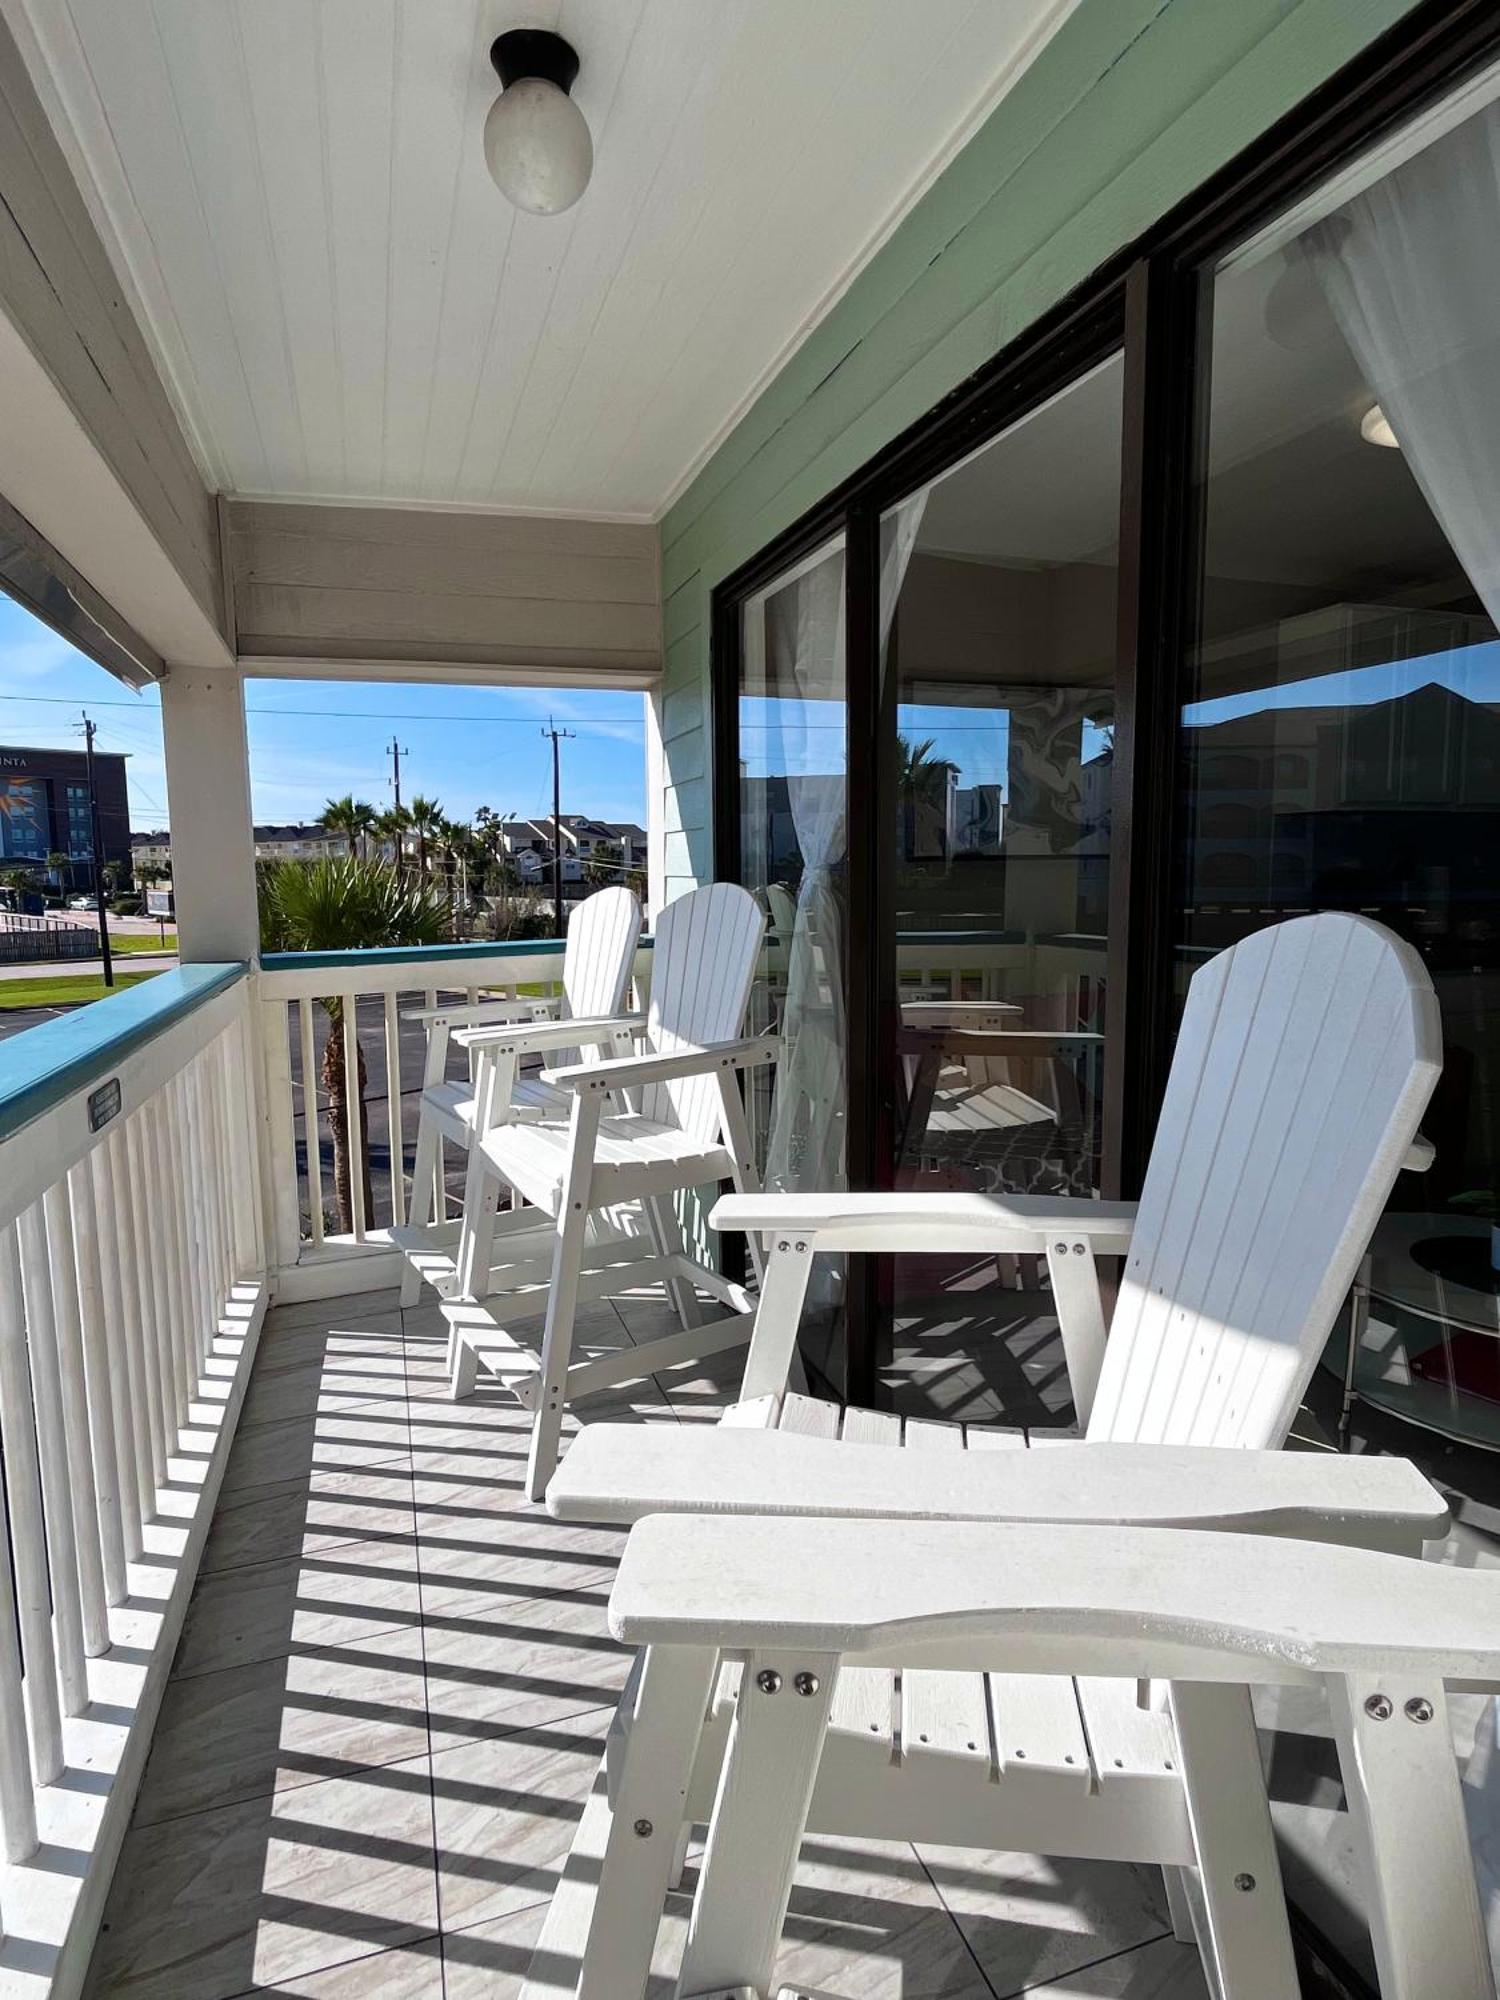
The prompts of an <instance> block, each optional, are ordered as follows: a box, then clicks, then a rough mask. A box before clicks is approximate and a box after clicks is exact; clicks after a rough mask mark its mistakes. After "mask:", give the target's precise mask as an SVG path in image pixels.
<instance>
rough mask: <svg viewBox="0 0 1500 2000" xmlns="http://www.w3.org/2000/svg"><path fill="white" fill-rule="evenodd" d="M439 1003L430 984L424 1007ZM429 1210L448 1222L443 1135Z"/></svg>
mask: <svg viewBox="0 0 1500 2000" xmlns="http://www.w3.org/2000/svg"><path fill="white" fill-rule="evenodd" d="M437 1003H438V991H437V988H436V987H435V986H429V987H428V989H427V991H426V993H424V994H423V996H422V1005H423V1006H424V1007H435V1006H436V1005H437ZM442 1080H443V1079H442V1078H441V1077H439V1078H438V1079H437V1081H438V1082H439V1083H441V1082H442ZM429 1212H430V1214H431V1216H432V1219H433V1221H434V1222H446V1221H447V1219H448V1176H447V1175H446V1174H445V1173H444V1171H443V1141H442V1139H441V1137H439V1139H438V1142H437V1152H436V1153H435V1154H434V1156H433V1162H432V1208H431V1210H430V1211H429Z"/></svg>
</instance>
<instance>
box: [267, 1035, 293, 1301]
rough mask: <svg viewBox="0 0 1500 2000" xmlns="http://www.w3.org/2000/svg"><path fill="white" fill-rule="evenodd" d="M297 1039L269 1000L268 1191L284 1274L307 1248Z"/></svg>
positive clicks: (275, 1237)
mask: <svg viewBox="0 0 1500 2000" xmlns="http://www.w3.org/2000/svg"><path fill="white" fill-rule="evenodd" d="M290 1049H291V1039H290V1028H289V1025H288V1021H287V1005H286V1002H285V1001H284V1000H268V1001H267V1002H266V1003H265V1004H264V1006H263V1007H262V1009H261V1052H262V1057H263V1060H264V1065H265V1071H264V1073H265V1079H266V1116H267V1119H268V1120H269V1123H270V1143H269V1146H268V1149H267V1151H268V1162H267V1164H268V1166H269V1169H270V1180H269V1183H268V1185H267V1189H266V1196H267V1200H268V1202H269V1203H270V1206H269V1207H268V1209H267V1214H268V1216H269V1217H270V1218H271V1220H272V1224H273V1228H272V1238H273V1247H274V1250H275V1256H276V1262H277V1264H278V1265H280V1266H281V1267H282V1268H283V1269H286V1268H288V1267H289V1266H291V1265H293V1264H295V1263H296V1261H297V1257H298V1254H299V1252H300V1250H301V1248H302V1217H301V1214H300V1210H299V1204H298V1200H297V1143H296V1130H297V1127H296V1119H295V1112H296V1106H295V1105H294V1104H293V1102H292V1065H291V1059H290Z"/></svg>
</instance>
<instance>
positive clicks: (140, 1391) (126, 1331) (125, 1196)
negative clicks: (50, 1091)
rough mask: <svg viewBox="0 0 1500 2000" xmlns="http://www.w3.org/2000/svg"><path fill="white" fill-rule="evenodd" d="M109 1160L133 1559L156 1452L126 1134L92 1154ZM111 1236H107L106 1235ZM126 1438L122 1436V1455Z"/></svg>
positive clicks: (106, 1224)
mask: <svg viewBox="0 0 1500 2000" xmlns="http://www.w3.org/2000/svg"><path fill="white" fill-rule="evenodd" d="M94 1158H95V1160H96V1161H97V1160H100V1159H101V1158H107V1162H108V1164H107V1166H106V1167H105V1168H104V1169H103V1170H102V1171H101V1172H100V1174H99V1177H98V1179H97V1180H96V1181H95V1183H94V1196H95V1201H96V1203H97V1206H98V1214H99V1227H100V1234H101V1237H104V1238H105V1240H106V1241H107V1242H109V1244H110V1245H111V1246H112V1248H113V1251H114V1267H115V1272H116V1275H117V1278H118V1283H119V1294H120V1319H119V1327H120V1345H121V1346H122V1347H123V1349H124V1351H125V1365H124V1367H123V1369H116V1370H115V1371H114V1372H115V1374H116V1376H117V1379H118V1381H119V1383H121V1384H123V1387H124V1390H125V1394H124V1396H123V1397H122V1398H121V1401H122V1403H123V1405H124V1409H123V1411H122V1416H124V1417H128V1419H129V1432H130V1437H129V1445H130V1449H129V1455H128V1457H126V1458H125V1463H126V1464H127V1465H128V1466H129V1467H130V1468H131V1473H132V1483H133V1486H134V1490H135V1506H134V1508H133V1509H132V1510H130V1511H129V1512H127V1515H126V1536H125V1545H126V1548H127V1549H128V1550H129V1551H130V1556H131V1560H132V1561H134V1559H135V1557H136V1556H138V1555H139V1554H140V1553H141V1549H142V1547H143V1541H142V1536H141V1529H142V1527H143V1526H144V1525H145V1523H146V1522H147V1521H149V1520H151V1519H152V1518H153V1517H154V1516H155V1513H156V1478H155V1463H154V1461H155V1454H154V1451H153V1448H152V1438H151V1410H150V1401H149V1398H148V1396H147V1393H146V1367H145V1351H144V1348H145V1337H144V1334H143V1333H142V1330H141V1291H140V1285H139V1282H138V1280H137V1277H136V1269H135V1233H134V1229H133V1226H132V1223H131V1208H130V1190H129V1179H130V1151H129V1148H128V1146H127V1145H126V1143H125V1135H124V1133H123V1132H122V1131H120V1130H119V1129H116V1130H115V1131H113V1132H112V1133H111V1134H110V1136H109V1139H108V1142H107V1143H106V1144H105V1145H104V1146H103V1147H102V1148H101V1149H100V1151H99V1152H98V1153H96V1154H95V1155H94ZM106 1232H107V1236H106ZM124 1449H125V1439H124V1438H123V1436H122V1437H121V1451H122V1454H123V1453H124Z"/></svg>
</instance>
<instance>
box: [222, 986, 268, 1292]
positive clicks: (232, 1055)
mask: <svg viewBox="0 0 1500 2000" xmlns="http://www.w3.org/2000/svg"><path fill="white" fill-rule="evenodd" d="M244 1045H245V1017H244V1015H243V1014H241V1015H240V1016H239V1018H238V1019H237V1020H235V1021H232V1022H231V1023H230V1025H229V1026H228V1027H227V1028H226V1029H225V1030H224V1032H223V1034H222V1035H220V1036H219V1039H218V1043H217V1048H218V1052H219V1062H220V1064H221V1065H222V1067H223V1071H224V1087H225V1114H226V1116H227V1118H228V1121H229V1155H228V1161H227V1165H228V1168H229V1213H230V1220H231V1229H230V1241H229V1262H230V1271H229V1281H230V1283H231V1284H236V1285H237V1284H239V1283H240V1282H241V1281H242V1280H243V1279H245V1278H247V1277H248V1276H249V1275H250V1273H251V1272H252V1271H258V1270H259V1269H260V1253H259V1251H258V1249H257V1247H256V1241H255V1209H256V1171H255V1168H256V1152H255V1121H254V1118H253V1116H252V1115H251V1108H250V1103H249V1101H248V1099H247V1098H246V1095H245V1084H246V1081H247V1079H248V1077H249V1070H248V1068H247V1067H246V1065H245V1062H244V1060H243V1050H244Z"/></svg>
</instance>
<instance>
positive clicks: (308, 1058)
mask: <svg viewBox="0 0 1500 2000" xmlns="http://www.w3.org/2000/svg"><path fill="white" fill-rule="evenodd" d="M562 962H563V948H562V945H561V944H559V943H556V942H554V941H552V940H551V939H539V940H536V941H531V942H525V943H520V944H479V945H440V946H433V947H417V948H413V949H410V950H395V951H356V952H279V953H272V954H270V955H268V956H267V957H266V959H265V960H264V962H263V964H262V967H261V971H260V973H259V975H258V977H257V980H256V987H257V1011H258V1017H259V1027H260V1044H261V1051H262V1060H263V1063H264V1087H265V1104H266V1154H265V1160H264V1167H265V1175H266V1186H267V1190H268V1197H269V1202H268V1206H269V1211H270V1228H271V1237H272V1249H273V1262H274V1264H275V1266H276V1267H277V1269H278V1271H279V1272H280V1273H281V1275H282V1279H283V1286H284V1289H283V1291H282V1293H281V1296H283V1297H295V1296H299V1295H300V1296H303V1297H307V1296H329V1295H331V1294H333V1293H336V1292H341V1291H354V1290H359V1289H362V1288H363V1289H367V1288H369V1287H372V1286H376V1285H381V1284H389V1283H393V1282H394V1279H395V1275H396V1270H397V1265H396V1253H395V1252H394V1251H393V1250H391V1249H390V1248H389V1245H388V1243H387V1241H386V1232H387V1230H388V1229H390V1228H391V1227H392V1226H396V1225H399V1224H401V1223H403V1222H404V1221H405V1220H406V1204H407V1180H408V1174H407V1155H408V1153H409V1152H410V1151H411V1150H412V1149H413V1147H414V1144H415V1139H416V1103H417V1096H418V1093H419V1092H420V1089H421V1086H422V1084H423V1083H424V1082H428V1083H431V1082H437V1081H439V1080H440V1079H438V1078H436V1077H432V1076H430V1075H427V1074H426V1073H425V1064H426V1060H427V1054H426V1045H425V1038H424V1036H423V1034H422V1031H421V1028H420V1027H419V1026H418V1025H417V1024H415V1023H413V1022H412V1021H410V1020H409V1019H408V1018H406V1017H407V1016H409V1015H410V1014H411V1013H414V1012H415V1011H416V1010H418V1009H419V1008H422V1007H435V1006H437V1005H438V1004H439V1002H440V1001H443V1000H451V1001H465V1002H473V1001H475V1000H479V999H506V1000H513V999H515V998H517V997H518V996H525V997H530V998H540V997H542V996H543V995H546V994H551V993H553V992H555V991H556V990H557V987H558V984H559V982H560V980H561V977H562ZM650 962H651V955H650V948H649V946H643V947H642V949H641V951H640V953H639V955H638V957H637V961H636V977H637V983H638V985H639V986H641V987H642V988H643V987H644V985H645V983H646V980H647V978H648V976H649V967H650ZM330 1002H331V1003H332V1006H330V1005H329V1003H330ZM330 1033H331V1034H333V1035H335V1036H336V1037H338V1039H339V1041H340V1043H341V1049H340V1051H339V1053H340V1054H341V1056H342V1062H343V1070H344V1074H345V1075H346V1076H349V1077H353V1076H357V1075H358V1074H359V1067H360V1058H361V1055H362V1056H363V1060H364V1068H365V1072H366V1076H367V1082H366V1085H365V1089H364V1092H363V1097H362V1099H361V1094H360V1093H359V1092H358V1091H357V1090H356V1091H346V1093H345V1101H344V1105H343V1107H342V1110H341V1112H340V1111H339V1109H338V1107H330V1105H329V1102H328V1097H327V1093H326V1091H323V1090H322V1089H321V1087H320V1082H319V1078H320V1074H321V1070H322V1051H323V1048H324V1047H325V1046H326V1043H327V1038H328V1036H329V1035H330ZM465 1060H466V1058H465V1057H464V1054H463V1051H462V1050H460V1049H459V1048H457V1047H456V1046H454V1047H453V1048H452V1050H451V1052H450V1063H451V1064H453V1065H461V1064H462V1063H463V1062H464V1061H465ZM403 1105H405V1107H406V1109H407V1112H408V1126H409V1129H408V1130H406V1131H405V1132H403V1127H402V1109H403ZM332 1115H340V1116H342V1119H343V1121H344V1133H343V1134H342V1135H341V1137H342V1138H343V1140H344V1142H345V1143H346V1145H347V1150H348V1157H349V1158H350V1160H351V1161H352V1162H354V1163H355V1167H354V1170H353V1171H352V1172H351V1175H350V1198H351V1213H350V1215H349V1217H348V1221H349V1223H350V1225H351V1226H350V1227H349V1228H348V1229H344V1228H341V1227H340V1223H339V1218H337V1217H330V1215H329V1204H330V1199H331V1194H332V1189H331V1186H330V1182H329V1176H328V1174H327V1173H326V1172H325V1165H324V1157H323V1154H324V1149H323V1144H322V1138H323V1134H324V1132H325V1131H327V1133H328V1137H329V1141H330V1150H331V1146H332V1140H333V1133H332V1131H331V1127H330V1118H331V1116H332ZM361 1127H363V1132H362V1131H361ZM299 1128H300V1129H299ZM362 1136H363V1140H364V1144H363V1145H362V1144H361V1137H362ZM366 1148H368V1150H369V1153H370V1154H371V1155H372V1156H373V1157H374V1158H375V1159H376V1161H377V1163H378V1164H379V1166H380V1172H379V1174H378V1176H372V1179H371V1186H370V1189H369V1191H368V1193H367V1190H366V1186H365V1176H364V1174H363V1172H362V1171H361V1170H360V1163H361V1162H362V1161H363V1159H364V1157H365V1150H366ZM435 1195H436V1199H435V1204H434V1208H433V1214H434V1215H435V1216H443V1215H444V1214H446V1213H447V1208H448V1196H447V1190H446V1188H445V1186H444V1173H443V1162H442V1160H441V1158H440V1159H439V1161H438V1166H437V1171H436V1175H435Z"/></svg>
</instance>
